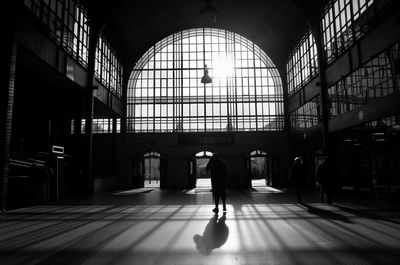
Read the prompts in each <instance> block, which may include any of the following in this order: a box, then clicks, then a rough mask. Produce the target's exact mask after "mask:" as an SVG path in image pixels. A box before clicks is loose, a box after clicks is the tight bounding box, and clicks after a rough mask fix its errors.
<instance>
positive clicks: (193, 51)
mask: <svg viewBox="0 0 400 265" xmlns="http://www.w3.org/2000/svg"><path fill="white" fill-rule="evenodd" d="M204 64H206V65H207V67H208V69H209V71H210V76H211V77H212V79H213V82H212V83H211V84H207V85H203V84H201V83H200V79H201V77H202V76H203V69H204V68H203V67H204ZM127 104H128V111H127V130H128V132H199V131H202V132H204V131H207V132H214V131H264V130H282V129H283V126H284V120H283V94H282V84H281V80H280V76H279V73H278V71H277V69H276V68H275V66H274V65H273V64H272V62H271V61H270V59H269V58H268V57H267V56H266V55H265V53H263V52H262V51H261V50H260V49H259V48H258V47H257V46H255V45H254V44H253V43H251V42H250V41H248V40H247V39H245V38H243V37H241V36H239V35H237V34H234V33H231V32H228V31H224V30H217V29H206V28H204V29H202V28H201V29H192V30H186V31H182V32H179V33H176V34H173V35H172V36H170V37H168V38H166V39H164V40H162V41H160V42H159V43H157V44H156V45H155V46H153V47H152V48H151V49H150V50H149V51H148V52H147V53H146V54H145V55H144V56H143V57H142V59H141V60H140V61H139V62H138V63H137V65H136V67H135V69H134V71H133V72H132V74H131V77H130V80H129V84H128V92H127Z"/></svg>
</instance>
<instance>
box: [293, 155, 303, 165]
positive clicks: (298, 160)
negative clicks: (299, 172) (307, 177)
mask: <svg viewBox="0 0 400 265" xmlns="http://www.w3.org/2000/svg"><path fill="white" fill-rule="evenodd" d="M294 162H295V163H296V164H301V163H302V162H303V160H302V159H301V157H299V156H297V157H295V158H294Z"/></svg>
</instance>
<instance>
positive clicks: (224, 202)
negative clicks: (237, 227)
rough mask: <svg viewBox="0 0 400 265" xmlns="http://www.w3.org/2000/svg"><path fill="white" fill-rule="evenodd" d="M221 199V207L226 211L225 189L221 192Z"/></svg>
mask: <svg viewBox="0 0 400 265" xmlns="http://www.w3.org/2000/svg"><path fill="white" fill-rule="evenodd" d="M221 199H222V207H223V208H222V209H223V211H224V212H225V211H226V191H225V190H223V191H222V193H221Z"/></svg>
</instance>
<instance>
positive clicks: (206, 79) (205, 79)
mask: <svg viewBox="0 0 400 265" xmlns="http://www.w3.org/2000/svg"><path fill="white" fill-rule="evenodd" d="M201 83H203V84H204V85H205V84H210V83H212V79H211V77H210V76H209V75H208V69H207V65H204V75H203V77H202V78H201Z"/></svg>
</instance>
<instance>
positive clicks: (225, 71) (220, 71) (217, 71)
mask: <svg viewBox="0 0 400 265" xmlns="http://www.w3.org/2000/svg"><path fill="white" fill-rule="evenodd" d="M233 68H234V62H233V60H232V59H230V58H228V57H226V56H225V55H224V54H222V55H220V56H219V58H217V59H215V60H214V61H213V70H214V73H213V74H212V75H213V76H214V77H220V78H225V77H228V76H232V75H233Z"/></svg>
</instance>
